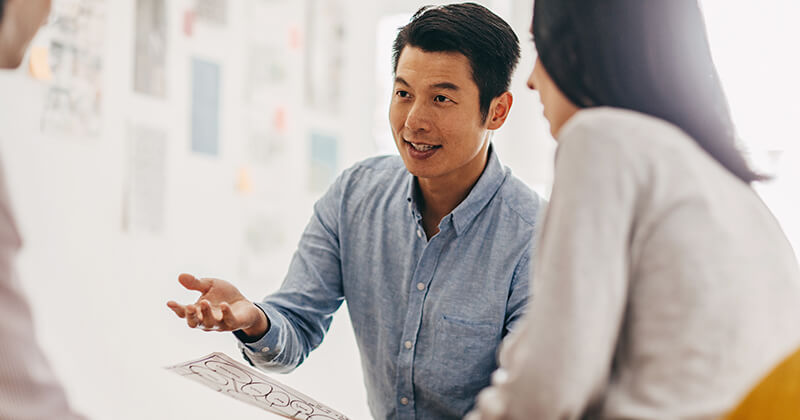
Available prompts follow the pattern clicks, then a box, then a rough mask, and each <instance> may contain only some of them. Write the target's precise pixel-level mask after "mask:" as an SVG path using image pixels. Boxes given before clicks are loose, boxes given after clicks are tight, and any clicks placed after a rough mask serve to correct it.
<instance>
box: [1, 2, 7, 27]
mask: <svg viewBox="0 0 800 420" xmlns="http://www.w3.org/2000/svg"><path fill="white" fill-rule="evenodd" d="M5 8H6V0H0V22H2V21H3V9H5Z"/></svg>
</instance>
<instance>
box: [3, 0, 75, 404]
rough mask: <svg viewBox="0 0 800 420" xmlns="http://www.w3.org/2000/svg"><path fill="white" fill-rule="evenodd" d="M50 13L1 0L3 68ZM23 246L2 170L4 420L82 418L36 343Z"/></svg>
mask: <svg viewBox="0 0 800 420" xmlns="http://www.w3.org/2000/svg"><path fill="white" fill-rule="evenodd" d="M49 11H50V1H49V0H0V68H2V69H14V68H17V67H19V65H20V63H21V62H22V58H23V57H24V55H25V50H26V49H27V47H28V44H29V43H30V41H31V39H33V37H34V35H36V32H37V30H38V29H39V28H40V27H41V26H42V24H43V23H44V21H45V19H46V18H47V15H48V13H49ZM0 100H13V99H12V98H8V97H7V96H5V97H3V98H2V99H0ZM21 244H22V241H21V239H20V236H19V233H18V231H17V227H16V224H15V222H14V216H13V214H12V213H11V205H10V202H9V197H8V191H7V190H6V185H5V179H4V177H3V171H2V167H0V419H3V420H53V419H79V418H81V417H80V416H78V415H77V414H75V413H74V412H73V411H72V409H71V408H70V406H69V403H68V401H67V396H66V394H65V392H64V389H63V388H62V386H61V384H60V383H59V382H58V380H57V379H56V377H55V375H54V374H53V372H52V370H51V368H50V366H49V365H48V363H47V360H46V358H45V355H44V353H43V351H42V349H41V348H40V347H39V344H38V343H37V342H36V334H35V331H34V326H33V319H32V318H31V311H30V308H29V307H28V304H27V302H26V301H25V298H24V297H23V295H22V292H21V291H20V288H19V285H18V284H17V279H16V273H15V270H14V258H15V256H16V253H17V252H18V250H19V248H20V247H21Z"/></svg>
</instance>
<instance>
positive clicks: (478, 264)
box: [240, 148, 542, 419]
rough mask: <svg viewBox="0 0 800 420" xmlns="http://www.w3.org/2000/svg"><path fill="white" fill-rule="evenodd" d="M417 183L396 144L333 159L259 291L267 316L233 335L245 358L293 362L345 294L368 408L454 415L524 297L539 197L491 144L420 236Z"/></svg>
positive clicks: (265, 364) (466, 403)
mask: <svg viewBox="0 0 800 420" xmlns="http://www.w3.org/2000/svg"><path fill="white" fill-rule="evenodd" d="M418 188H419V187H418V186H417V183H416V180H415V178H414V176H412V175H411V174H410V173H409V172H408V171H407V170H406V168H405V166H404V165H403V162H402V160H401V159H400V157H399V156H391V157H378V158H372V159H368V160H366V161H363V162H361V163H359V164H356V165H355V166H353V167H351V168H350V169H348V170H346V171H344V173H342V175H341V176H340V177H339V178H338V179H337V180H336V182H335V183H334V184H333V186H331V188H330V189H329V190H328V191H327V193H326V194H325V195H324V196H323V197H322V198H321V199H320V200H319V201H318V202H317V203H316V205H315V206H314V214H313V216H312V218H311V221H310V222H309V224H308V226H307V227H306V230H305V232H304V233H303V236H302V238H301V240H300V243H299V245H298V249H297V251H296V252H295V255H294V257H293V259H292V262H291V265H290V267H289V273H288V274H287V276H286V279H285V280H284V283H283V285H282V286H281V288H280V290H279V291H278V292H277V293H275V294H273V295H270V296H268V297H267V298H265V299H264V301H263V302H261V303H257V305H258V306H259V307H260V308H261V309H262V310H263V311H264V313H266V315H267V317H268V318H269V320H270V323H271V326H270V329H269V331H268V332H267V334H266V335H265V336H264V337H263V338H262V339H260V340H259V341H257V342H254V343H248V344H243V343H240V344H241V347H242V350H243V353H244V356H245V358H246V359H248V360H249V361H250V362H251V363H252V364H253V365H255V366H257V367H259V368H263V369H266V370H272V371H279V372H288V371H291V370H292V369H294V368H295V367H297V366H298V365H299V364H300V363H302V362H303V360H304V359H305V358H306V356H307V355H308V353H309V352H310V351H311V350H313V349H314V348H316V347H317V346H318V345H319V344H320V343H321V342H322V339H323V336H324V335H325V332H326V331H327V329H328V327H329V326H330V323H331V319H332V316H333V313H334V312H335V311H336V310H337V309H338V308H339V306H340V305H341V303H342V302H343V301H344V300H347V308H348V310H349V311H350V318H351V320H352V324H353V329H354V331H355V337H356V340H357V342H358V347H359V350H360V353H361V363H362V367H363V371H364V380H365V383H366V388H367V395H368V400H369V407H370V410H371V413H372V415H373V416H374V417H375V418H377V419H449V418H461V417H462V416H463V415H464V414H465V413H466V412H467V411H468V410H469V409H470V408H471V407H472V405H473V403H474V398H475V396H476V395H477V393H478V392H479V391H480V390H481V389H482V388H484V387H486V386H488V385H489V377H490V375H491V373H492V371H494V370H495V368H496V367H497V366H496V361H495V353H496V350H497V347H498V346H499V344H500V342H501V340H502V339H503V337H505V336H506V334H508V332H509V330H511V329H512V328H513V325H514V324H515V323H516V322H517V320H519V319H520V318H521V315H522V314H523V312H524V311H525V306H526V304H527V299H528V281H529V280H528V279H529V276H530V274H529V273H530V271H531V268H530V254H531V251H532V243H533V232H534V224H535V221H536V215H537V212H538V210H539V208H540V207H541V206H542V201H541V199H540V198H539V197H538V196H537V195H536V193H534V192H533V191H531V190H530V189H529V188H528V187H526V186H525V185H524V184H523V183H522V182H521V181H520V180H518V179H517V178H515V177H514V176H512V175H511V171H510V170H509V169H508V168H505V167H504V166H502V165H501V164H500V161H499V160H498V158H497V156H496V154H495V153H494V152H493V150H492V148H490V150H489V160H488V163H487V166H486V169H484V172H483V174H482V175H481V177H480V179H479V180H478V182H477V183H476V184H475V186H474V187H473V189H472V191H471V192H470V193H469V195H468V196H467V198H466V199H465V200H464V201H463V202H461V204H460V205H459V206H458V207H456V209H455V210H453V212H452V213H450V214H449V215H447V216H445V217H444V218H443V219H442V221H441V223H440V224H439V230H440V231H439V233H438V234H436V235H435V236H433V237H432V238H431V239H430V240H428V239H427V238H426V235H425V232H424V230H423V228H422V224H421V219H422V216H421V215H420V212H419V210H418V205H417V197H418V194H419V193H418V191H417V189H418Z"/></svg>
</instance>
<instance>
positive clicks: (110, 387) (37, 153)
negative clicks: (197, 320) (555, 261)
mask: <svg viewBox="0 0 800 420" xmlns="http://www.w3.org/2000/svg"><path fill="white" fill-rule="evenodd" d="M58 1H59V0H56V2H58ZM252 1H254V0H247V1H245V0H241V1H232V2H229V6H230V10H229V22H228V25H227V26H226V27H224V28H213V27H210V26H205V27H203V26H202V25H198V26H197V27H196V32H195V34H194V35H193V36H192V37H191V38H188V37H186V36H185V35H183V33H182V30H181V21H182V18H183V12H184V11H185V10H187V9H188V8H190V7H191V5H192V4H193V2H192V1H191V0H169V1H168V2H167V4H168V5H169V6H168V8H169V11H168V17H169V20H168V22H169V24H168V31H169V32H168V37H167V39H168V40H167V43H168V56H167V57H168V59H167V62H168V77H167V95H166V98H165V99H163V100H160V99H152V98H148V97H144V96H142V95H139V94H134V93H133V92H132V88H131V86H132V78H133V74H132V68H133V48H134V41H135V38H134V16H135V9H134V4H135V3H134V1H132V0H127V1H116V0H115V1H108V2H107V7H108V15H107V28H106V29H107V30H106V36H105V47H104V51H105V52H104V57H105V66H106V67H105V72H104V79H103V84H104V97H103V109H102V112H103V122H104V124H103V130H102V132H101V134H100V135H99V136H98V137H96V138H80V137H75V136H65V135H59V134H58V133H55V134H53V133H42V132H41V131H40V130H39V128H38V127H39V123H40V115H41V110H42V109H43V101H44V96H45V92H46V90H47V89H48V86H49V85H48V84H47V83H42V82H38V81H34V80H33V79H31V78H30V77H29V76H28V74H27V72H26V71H25V69H22V70H19V71H17V72H13V73H4V74H2V75H0V92H2V98H0V127H2V129H1V130H0V150H2V157H3V161H4V164H5V166H6V172H7V181H8V183H9V184H10V190H11V193H12V196H13V201H14V205H15V209H16V214H17V216H18V222H19V224H20V227H21V230H22V233H23V236H24V239H25V248H24V250H23V252H22V254H21V255H20V258H19V271H20V274H21V278H22V279H23V282H24V287H25V290H26V291H27V293H28V295H29V296H30V298H31V302H32V306H33V308H34V311H35V314H36V324H37V327H38V330H37V335H38V336H39V338H40V340H41V343H42V344H43V346H44V348H45V349H46V351H47V353H48V355H49V357H50V359H51V360H52V363H53V365H54V367H55V369H56V371H57V372H58V374H59V376H60V377H61V378H62V379H63V381H64V382H65V383H66V385H67V386H68V388H69V392H70V395H71V397H72V399H73V401H74V403H75V405H76V406H77V407H78V408H79V409H81V410H82V411H84V412H85V413H87V414H89V415H90V416H91V417H92V418H96V419H115V420H117V419H123V420H124V419H142V418H158V419H161V418H194V419H212V418H221V417H224V418H233V417H236V416H257V415H260V414H259V412H258V411H257V410H255V409H253V408H250V407H246V406H244V405H243V404H240V403H238V402H235V401H233V400H230V399H228V398H226V397H223V396H219V395H215V394H213V393H212V392H210V391H208V390H206V389H203V388H201V387H199V386H197V385H195V384H193V383H190V382H188V381H186V380H184V379H182V378H178V377H176V376H173V375H170V374H168V373H166V372H165V371H163V370H161V369H160V368H161V367H162V366H166V365H170V364H173V363H176V362H179V361H182V360H188V359H189V358H193V357H198V356H201V355H205V354H207V353H210V352H212V351H224V352H227V353H228V354H230V355H232V356H237V355H238V353H237V350H236V347H235V343H234V340H233V339H232V337H230V336H229V335H228V334H208V333H201V332H199V331H192V330H189V329H188V328H186V327H185V325H184V324H183V323H182V322H181V321H180V320H178V319H177V318H175V317H174V316H173V315H172V314H171V312H170V311H169V310H168V309H167V308H166V306H165V305H164V303H165V302H166V300H168V299H179V300H181V301H190V300H193V299H194V297H195V296H194V295H193V294H192V293H188V292H184V291H182V290H181V288H180V287H179V285H178V284H177V282H176V277H177V274H178V273H180V272H184V271H186V272H192V273H196V274H199V275H204V276H216V277H221V278H226V279H230V280H233V281H234V282H235V283H236V284H238V285H239V286H240V287H241V289H242V290H243V291H244V292H245V294H246V295H247V296H249V297H251V298H253V299H258V298H260V297H262V296H263V295H265V294H267V293H269V292H270V291H272V290H275V289H276V288H277V287H278V286H279V284H280V282H281V280H282V277H283V275H284V273H285V270H286V267H287V265H288V261H289V258H290V257H291V253H292V251H293V249H294V246H295V244H296V241H297V239H298V238H299V234H300V232H301V231H302V228H303V226H304V225H305V222H306V220H307V218H308V217H309V215H310V212H311V204H312V203H313V201H314V199H315V198H316V197H317V196H318V195H319V191H311V190H309V188H308V184H309V176H310V175H309V172H310V170H309V167H308V162H307V160H308V159H307V156H308V154H309V147H308V134H309V132H310V131H312V130H322V131H325V132H328V133H332V134H334V135H336V136H338V138H339V139H340V152H339V168H340V169H341V168H344V167H347V166H349V165H350V164H352V163H353V162H355V161H357V160H360V159H363V158H365V157H367V156H370V155H372V154H373V153H375V150H376V148H377V146H376V142H375V139H374V138H373V133H374V132H375V130H376V128H375V127H374V123H373V122H374V120H375V118H373V115H374V114H375V106H376V104H375V103H376V99H375V98H376V96H375V92H374V86H376V85H377V84H378V80H379V79H378V78H379V77H386V75H376V74H375V71H374V68H375V67H376V65H375V60H376V51H378V49H379V48H385V47H384V46H378V45H376V38H377V37H376V33H375V32H376V28H375V24H376V22H378V21H379V19H380V17H382V16H386V15H393V14H398V13H411V12H413V11H415V10H416V9H417V8H418V7H419V6H420V5H422V4H423V3H427V2H419V1H416V0H404V1H388V0H387V1H381V2H372V1H370V2H363V1H356V0H343V3H342V4H343V7H344V8H343V11H344V16H345V21H346V22H347V23H348V25H347V27H346V35H345V48H344V51H345V53H346V58H347V60H346V61H345V63H344V73H343V74H344V75H345V76H344V78H343V81H342V83H343V85H342V91H343V92H344V93H345V94H344V95H343V103H342V105H341V108H340V112H339V114H338V115H336V116H331V115H326V114H325V113H320V112H315V111H309V110H307V109H306V108H305V106H304V103H303V92H302V90H303V80H302V72H301V71H300V70H301V69H302V66H303V65H304V60H305V58H304V56H303V54H300V53H298V54H294V55H291V54H290V56H289V57H288V58H287V61H288V62H289V63H290V65H291V66H292V68H293V69H295V70H296V72H293V73H292V74H291V75H290V76H289V78H288V80H287V82H286V84H285V86H284V88H283V90H281V91H280V92H277V93H276V101H280V102H281V103H282V104H284V105H285V106H286V107H287V109H289V114H288V115H289V117H288V126H289V128H288V132H289V134H288V135H287V138H286V142H285V147H286V152H285V153H284V154H283V155H282V157H281V158H280V159H279V160H277V161H274V162H271V163H270V164H268V165H258V164H252V163H249V160H248V156H247V151H246V145H245V141H244V137H245V135H246V127H245V126H244V124H243V123H242V115H244V114H245V113H246V112H247V111H248V105H247V104H246V103H245V102H244V101H243V99H242V90H243V89H244V87H243V83H244V81H243V79H244V78H243V74H245V72H246V63H247V61H246V54H248V50H247V48H246V43H247V41H248V39H249V38H250V37H252V32H248V31H249V30H251V29H248V26H247V22H248V10H249V9H248V4H250V3H251V2H252ZM267 3H270V2H269V1H267ZM271 3H272V4H273V6H274V4H278V3H280V0H272V1H271ZM484 3H485V4H488V5H490V6H493V7H495V8H496V10H497V11H498V12H499V13H500V14H501V15H503V16H504V17H505V18H507V19H508V20H509V21H510V22H511V23H512V26H514V28H515V29H516V30H517V32H518V34H519V37H520V39H521V41H522V43H523V59H522V62H521V63H520V67H519V70H518V72H517V74H516V76H515V78H514V81H513V93H514V95H515V103H514V109H513V111H512V115H511V118H510V120H509V121H508V123H507V125H506V127H504V128H503V129H502V130H500V132H498V133H497V136H496V138H495V144H496V146H497V149H498V152H499V153H500V156H501V159H502V160H503V162H504V163H505V164H507V165H509V166H511V167H512V169H513V170H514V172H515V173H516V174H517V175H518V176H520V177H521V178H522V179H523V180H525V181H526V182H527V183H528V184H529V185H531V186H533V187H535V188H536V189H537V190H539V191H540V192H543V193H547V191H548V190H549V184H550V182H551V168H552V154H553V149H554V146H555V145H554V143H552V140H551V139H550V138H549V136H548V134H547V125H546V123H545V122H544V121H543V120H542V118H541V108H540V105H538V99H537V97H536V95H535V94H532V93H529V92H528V91H527V89H526V88H525V80H526V78H527V75H528V72H529V71H530V68H531V67H532V64H533V57H532V56H533V54H532V50H533V48H532V46H531V45H530V43H529V42H528V40H529V35H528V29H529V25H530V10H531V4H532V1H531V0H523V1H517V0H496V1H490V2H484ZM704 3H705V4H706V6H707V7H706V9H707V13H708V14H709V30H710V31H711V32H712V42H714V43H716V45H715V47H717V46H718V49H715V52H717V53H718V60H717V61H718V64H719V67H720V72H721V74H722V75H723V79H724V82H725V83H726V87H728V89H729V94H730V98H731V102H732V104H733V107H734V113H735V117H736V120H737V122H739V123H740V127H741V128H743V129H744V128H745V127H751V128H749V129H747V130H743V131H746V133H747V135H746V137H747V138H748V139H750V140H751V143H750V144H752V145H755V146H754V149H757V148H758V147H757V146H758V145H759V144H762V143H760V142H761V141H762V139H763V140H767V139H768V140H770V143H769V147H767V148H775V147H779V148H781V150H783V154H782V158H781V159H782V160H781V161H780V162H778V163H777V164H775V165H774V168H773V169H776V170H780V171H781V178H779V180H778V181H777V182H775V183H773V184H770V185H769V186H766V187H764V188H763V189H764V191H765V192H764V194H765V197H766V200H767V202H768V204H770V205H771V206H772V208H773V209H774V210H775V212H776V214H777V215H778V217H779V218H780V219H781V222H782V223H783V224H784V226H785V227H786V228H787V231H788V232H790V234H791V235H792V239H793V240H794V243H795V245H796V246H797V245H798V244H800V228H799V226H798V218H797V216H796V214H797V210H800V208H799V207H800V206H798V204H797V199H796V198H794V197H795V196H796V191H798V187H799V186H800V185H798V179H800V176H799V175H800V174H798V172H797V169H796V168H798V167H800V165H797V163H800V157H798V156H800V147H798V146H797V145H798V135H797V130H796V129H794V127H793V123H794V122H795V121H797V119H798V118H797V117H798V116H800V112H799V111H798V108H797V106H798V105H797V102H796V98H797V97H800V89H799V88H798V84H797V79H796V78H795V77H794V75H796V74H797V70H800V68H798V62H797V58H796V55H794V56H792V55H791V54H790V52H792V51H795V50H796V46H794V45H793V42H794V41H796V40H797V39H800V36H799V35H800V34H798V32H797V29H795V28H794V27H791V26H790V22H789V16H796V15H797V14H796V13H794V14H791V13H780V12H779V11H780V10H784V9H786V8H794V9H793V10H795V12H796V11H797V6H796V5H794V4H793V3H792V2H791V0H786V1H781V0H769V1H765V2H762V3H760V6H759V8H758V9H759V10H752V9H753V8H752V7H746V5H745V2H743V1H740V2H730V1H723V0H707V1H705V2H704ZM304 4H305V3H304V2H295V1H289V2H285V7H284V8H283V9H281V10H282V13H284V14H285V15H282V16H275V20H274V21H269V22H264V23H263V28H256V29H257V30H262V29H263V31H269V30H270V28H272V27H274V26H275V25H277V24H279V23H281V22H283V23H286V22H288V23H289V24H292V23H295V24H297V25H302V23H303V16H304V12H305V10H304ZM766 5H771V6H774V7H772V8H770V7H766ZM274 7H278V6H274ZM282 7H283V6H282ZM764 10H767V11H768V13H772V14H771V15H769V16H772V17H778V18H779V19H777V20H775V19H768V18H766V17H765V18H763V19H761V20H758V22H760V25H761V26H758V27H757V28H754V30H749V29H748V30H740V26H745V27H746V25H744V24H740V23H739V22H743V21H747V19H744V17H751V16H753V15H758V14H759V13H762V12H764ZM765 13H766V12H765ZM731 16H740V17H742V18H743V19H742V20H734V21H733V22H736V23H735V24H733V23H732V24H730V25H726V24H723V23H720V24H717V22H721V21H725V20H726V19H729V18H730V17H731ZM759 16H760V15H759ZM784 16H785V17H784ZM752 39H760V40H762V41H763V42H755V41H752ZM748 40H750V41H749V42H753V43H752V44H750V43H746V42H748ZM741 46H746V48H739V47H741ZM766 50H770V51H776V52H777V53H775V54H771V55H764V51H766ZM193 56H202V57H205V58H209V59H212V60H214V61H217V62H219V63H220V64H222V66H223V67H222V95H223V96H222V105H221V106H222V108H221V129H222V131H221V133H222V135H221V152H220V156H218V157H206V156H201V155H197V154H193V153H191V152H190V147H189V144H190V143H189V142H190V140H189V138H190V137H189V136H190V134H189V127H190V125H189V121H190V112H189V110H190V88H191V80H190V67H189V65H190V58H191V57H193ZM792 60H793V61H792ZM742 69H750V70H742ZM750 71H751V72H750ZM743 87H746V90H747V92H746V93H742V92H741V89H745V88H743ZM389 94H390V92H386V95H389ZM379 112H380V111H379ZM385 114H386V115H388V109H387V110H385ZM130 124H147V125H152V126H157V127H163V128H164V130H165V131H166V133H167V171H166V178H165V189H166V214H165V228H164V230H163V232H160V233H155V234H152V233H147V232H141V231H134V232H125V231H123V229H122V228H121V225H122V222H121V218H122V216H121V215H122V213H123V203H122V198H123V186H124V183H125V167H126V164H127V151H126V136H127V134H126V128H127V127H128V126H129V125H130ZM387 129H388V125H387ZM378 130H379V128H378ZM765 137H766V138H767V139H764V138H765ZM777 137H780V138H781V139H782V140H781V142H779V143H780V144H778V142H777V141H776V138H777ZM776 144H778V145H777V146H776ZM792 162H794V163H792ZM242 167H248V168H249V170H250V174H251V176H252V183H253V192H252V193H250V194H243V193H241V192H238V191H237V189H236V188H235V184H236V181H237V173H238V171H239V170H240V168H242ZM251 222H255V223H259V222H260V223H261V224H262V225H263V231H264V232H266V233H264V232H262V233H263V234H264V235H265V237H266V238H267V239H268V241H269V243H268V244H267V246H266V247H265V248H263V249H262V250H261V251H260V252H259V253H256V254H253V252H252V251H249V250H248V248H247V245H246V237H245V235H246V234H245V230H246V229H245V228H246V225H247V224H248V223H251ZM279 379H280V380H283V381H285V382H286V383H288V384H290V385H294V386H296V387H297V388H299V389H301V390H303V391H305V392H307V393H308V394H310V395H312V396H315V397H317V398H319V399H320V400H323V401H325V402H328V403H329V404H330V405H331V406H333V407H334V408H337V409H339V410H341V411H343V412H345V413H347V414H348V415H350V416H351V417H352V418H356V419H359V418H367V417H368V415H369V414H368V410H367V408H366V402H365V401H366V400H365V390H364V386H363V383H362V380H361V371H360V368H359V361H358V352H357V349H356V348H355V342H354V340H353V337H352V329H351V328H350V326H349V320H348V319H347V313H346V311H344V310H342V311H339V313H338V314H337V316H336V318H335V321H334V324H333V327H332V329H331V333H330V334H329V336H328V337H327V339H326V341H325V342H324V343H323V345H322V346H321V347H320V349H318V350H317V351H316V352H314V353H312V356H311V357H310V358H309V359H308V361H307V362H306V363H305V364H304V365H303V366H301V367H300V368H299V369H298V370H297V371H295V372H294V373H292V374H289V375H286V376H281V377H280V378H279ZM269 417H270V416H268V415H266V416H265V418H269Z"/></svg>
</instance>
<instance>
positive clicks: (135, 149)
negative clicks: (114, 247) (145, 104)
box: [122, 125, 167, 234]
mask: <svg viewBox="0 0 800 420" xmlns="http://www.w3.org/2000/svg"><path fill="white" fill-rule="evenodd" d="M126 146H127V147H126V149H127V162H126V168H125V169H126V171H125V184H124V186H123V206H122V230H123V231H125V232H147V233H153V234H158V233H162V232H163V231H164V223H165V215H164V212H165V206H166V190H165V184H166V162H167V136H166V133H165V132H164V130H163V129H160V128H153V127H147V126H142V125H130V126H129V127H128V135H127V142H126Z"/></svg>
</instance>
